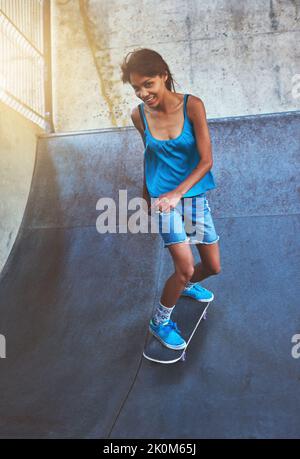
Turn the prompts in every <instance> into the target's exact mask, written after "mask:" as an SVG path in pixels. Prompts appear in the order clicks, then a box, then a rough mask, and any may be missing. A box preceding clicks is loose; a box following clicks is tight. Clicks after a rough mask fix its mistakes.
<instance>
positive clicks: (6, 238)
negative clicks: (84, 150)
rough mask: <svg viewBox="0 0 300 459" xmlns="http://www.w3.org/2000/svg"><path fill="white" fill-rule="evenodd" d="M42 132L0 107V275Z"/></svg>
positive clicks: (12, 240)
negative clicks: (38, 137) (38, 138)
mask: <svg viewBox="0 0 300 459" xmlns="http://www.w3.org/2000/svg"><path fill="white" fill-rule="evenodd" d="M41 132H42V130H41V129H40V128H39V127H38V126H36V125H35V124H33V123H31V122H30V121H28V120H26V119H24V118H23V117H22V116H21V115H19V114H18V113H17V112H15V111H14V110H12V109H10V108H9V107H7V106H6V105H4V104H2V103H0V171H1V172H0V173H1V175H0V196H1V200H0V271H1V269H2V268H3V266H4V264H5V262H6V259H7V257H8V255H9V253H10V251H11V248H12V246H13V243H14V241H15V238H16V235H17V233H18V230H19V227H20V223H21V221H22V217H23V213H24V209H25V206H26V202H27V197H28V193H29V189H30V184H31V178H32V173H33V167H34V159H35V150H36V142H37V134H39V133H41Z"/></svg>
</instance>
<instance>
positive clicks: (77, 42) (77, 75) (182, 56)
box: [52, 0, 300, 131]
mask: <svg viewBox="0 0 300 459" xmlns="http://www.w3.org/2000/svg"><path fill="white" fill-rule="evenodd" d="M52 6H53V9H52V14H53V18H52V19H53V77H54V110H55V125H56V130H57V131H74V130H84V129H93V128H104V127H114V126H128V125H131V120H130V118H129V113H130V110H131V107H132V106H134V105H135V104H136V103H137V102H138V99H137V98H136V97H135V95H134V93H133V90H132V88H131V87H130V86H124V85H123V84H122V82H121V81H120V70H119V65H120V63H121V62H122V59H123V57H124V56H125V55H126V54H127V52H129V51H132V50H133V49H135V48H137V47H148V48H152V49H155V50H156V51H158V52H160V53H161V54H162V56H163V57H164V58H165V59H166V61H167V62H168V64H169V66H170V69H171V71H172V73H173V74H174V76H175V79H176V81H177V82H178V83H179V86H177V87H176V90H177V92H190V93H192V94H195V95H197V96H199V97H201V98H202V99H203V100H204V103H205V105H206V109H207V115H208V117H210V118H218V117H224V116H235V115H247V114H258V113H271V112H282V111H289V110H297V109H299V107H300V99H299V98H298V99H296V98H293V95H292V78H293V76H294V75H296V74H297V73H300V72H299V68H300V55H299V53H297V48H296V44H297V43H299V41H300V16H299V14H300V0H293V1H291V0H245V1H243V2H240V0H211V1H210V2H203V1H202V0H164V1H161V0H143V1H142V0H136V1H133V0H110V1H106V0H89V1H86V0H69V1H68V0H55V1H53V2H52ZM158 12H159V14H158Z"/></svg>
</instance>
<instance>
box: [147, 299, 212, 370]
mask: <svg viewBox="0 0 300 459" xmlns="http://www.w3.org/2000/svg"><path fill="white" fill-rule="evenodd" d="M181 302H182V303H181ZM210 303H211V301H210V302H199V301H195V300H193V299H188V300H186V299H184V300H183V299H181V301H180V302H178V304H177V305H176V307H175V309H174V311H173V312H172V315H171V320H172V321H173V322H175V323H177V327H178V328H179V330H180V332H181V333H180V334H181V336H182V337H183V338H184V339H185V341H186V347H185V348H184V349H178V350H177V349H169V348H168V347H166V346H165V345H164V344H162V343H161V342H160V341H159V340H158V339H157V338H156V337H155V336H153V335H152V333H151V332H150V330H149V332H148V336H147V341H146V344H145V348H144V351H143V356H144V357H145V358H146V359H148V360H151V361H152V362H157V363H175V362H178V361H179V360H182V361H184V360H185V359H186V352H187V348H188V346H189V344H190V342H191V340H192V338H193V336H194V334H195V332H196V330H197V328H198V326H199V324H200V322H201V320H202V319H206V313H207V309H208V307H209V305H210Z"/></svg>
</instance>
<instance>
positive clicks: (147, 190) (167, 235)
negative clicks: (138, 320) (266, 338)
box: [121, 48, 221, 349]
mask: <svg viewBox="0 0 300 459" xmlns="http://www.w3.org/2000/svg"><path fill="white" fill-rule="evenodd" d="M121 70H122V81H123V83H127V82H128V83H130V84H131V86H132V88H133V89H134V91H135V94H136V96H137V97H138V98H140V99H141V100H142V101H143V103H141V104H139V105H138V106H137V107H135V108H134V109H133V111H132V114H131V119H132V122H133V124H134V126H135V127H136V129H137V130H138V131H139V133H140V134H141V136H142V139H143V142H144V145H145V152H144V187H143V197H144V199H145V200H146V201H147V204H148V213H149V214H150V211H151V209H152V208H153V206H155V208H156V209H157V210H158V211H159V232H160V235H161V236H162V238H163V241H164V247H167V248H168V250H169V252H170V254H171V256H172V259H173V263H174V267H175V272H174V273H173V274H172V275H171V276H170V277H169V278H168V280H167V281H166V283H165V286H164V289H163V292H162V295H161V298H160V301H159V304H158V305H157V308H156V310H155V312H154V315H153V317H152V319H151V321H150V325H149V329H150V331H151V333H152V334H153V335H154V336H155V337H156V338H157V339H159V340H160V341H161V342H162V343H163V344H164V345H165V346H167V347H168V348H171V349H183V348H184V347H185V346H186V342H185V340H184V339H183V338H182V336H181V335H180V330H179V329H178V328H177V324H176V323H174V322H173V321H172V320H171V313H172V311H173V309H174V307H175V305H176V302H177V300H178V299H179V297H180V295H185V296H189V297H191V298H194V299H195V300H197V301H202V302H205V301H212V299H213V297H214V295H213V293H212V292H210V291H209V290H206V289H205V288H204V287H203V286H201V285H200V281H202V280H203V279H205V278H207V277H208V276H211V275H214V274H218V273H219V272H220V269H221V268H220V253H219V244H218V240H219V236H218V235H217V234H216V230H215V227H214V223H213V219H212V215H211V212H210V208H209V206H208V201H207V198H206V191H207V190H210V189H213V188H215V187H216V185H215V182H214V178H213V175H212V172H211V168H212V165H213V158H212V151H211V142H210V135H209V130H208V125H207V121H206V111H205V107H204V104H203V102H202V100H201V99H200V98H198V97H196V96H192V95H190V94H180V93H176V92H175V87H174V81H173V77H172V75H171V72H170V70H169V67H168V65H167V63H166V62H165V61H164V59H163V58H162V57H161V55H160V54H159V53H157V52H156V51H154V50H151V49H145V48H144V49H138V50H135V51H133V52H131V53H129V54H127V56H126V57H125V59H124V62H123V63H122V65H121ZM154 198H155V199H154ZM151 201H152V203H151ZM151 206H152V207H151ZM197 209H202V212H196V210H197ZM195 214H196V215H195ZM187 223H189V224H192V225H193V228H192V230H194V231H192V232H188V231H190V227H188V226H189V225H188V224H187ZM166 227H167V228H168V230H167V231H165V230H164V228H166ZM199 234H200V235H202V237H200V238H199ZM190 244H195V245H196V247H197V249H198V252H199V255H200V258H201V263H198V264H197V265H196V266H194V259H193V254H192V250H191V246H190Z"/></svg>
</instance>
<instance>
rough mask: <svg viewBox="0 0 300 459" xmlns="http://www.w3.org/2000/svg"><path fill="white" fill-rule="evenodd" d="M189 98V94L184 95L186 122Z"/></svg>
mask: <svg viewBox="0 0 300 459" xmlns="http://www.w3.org/2000/svg"><path fill="white" fill-rule="evenodd" d="M188 97H189V94H184V121H185V120H186V119H187V110H186V104H187V100H188Z"/></svg>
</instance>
